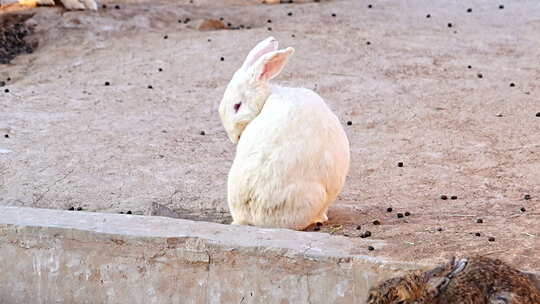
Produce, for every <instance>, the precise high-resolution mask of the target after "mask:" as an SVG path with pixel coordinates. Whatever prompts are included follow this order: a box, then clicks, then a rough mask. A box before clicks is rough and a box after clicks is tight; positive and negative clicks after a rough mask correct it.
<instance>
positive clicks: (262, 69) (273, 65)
mask: <svg viewBox="0 0 540 304" xmlns="http://www.w3.org/2000/svg"><path fill="white" fill-rule="evenodd" d="M293 53H294V49H293V48H292V47H288V48H286V49H284V50H279V51H274V52H271V53H268V54H266V55H264V56H262V57H261V58H259V60H257V62H255V64H254V65H253V79H252V80H253V81H255V82H260V81H268V80H270V79H272V78H274V77H276V76H277V75H278V74H279V73H280V72H281V70H282V69H283V67H284V66H285V64H287V60H288V59H289V57H290V56H291V55H292V54H293Z"/></svg>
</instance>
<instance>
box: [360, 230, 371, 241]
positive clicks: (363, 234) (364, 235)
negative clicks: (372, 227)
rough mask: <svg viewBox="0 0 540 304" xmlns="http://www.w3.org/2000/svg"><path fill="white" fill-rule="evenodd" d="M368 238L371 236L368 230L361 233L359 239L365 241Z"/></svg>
mask: <svg viewBox="0 0 540 304" xmlns="http://www.w3.org/2000/svg"><path fill="white" fill-rule="evenodd" d="M370 236H371V231H369V230H368V231H366V232H364V233H362V235H361V236H360V237H361V238H363V239H365V238H368V237H370Z"/></svg>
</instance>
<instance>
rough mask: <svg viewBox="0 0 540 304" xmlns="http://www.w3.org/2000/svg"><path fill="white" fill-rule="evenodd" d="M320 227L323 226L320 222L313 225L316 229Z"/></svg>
mask: <svg viewBox="0 0 540 304" xmlns="http://www.w3.org/2000/svg"><path fill="white" fill-rule="evenodd" d="M322 225H323V224H322V223H321V222H317V223H315V226H317V227H321V226H322Z"/></svg>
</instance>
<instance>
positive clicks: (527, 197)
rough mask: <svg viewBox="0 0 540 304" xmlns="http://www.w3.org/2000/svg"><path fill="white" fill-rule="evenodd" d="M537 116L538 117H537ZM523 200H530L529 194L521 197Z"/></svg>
mask: <svg viewBox="0 0 540 304" xmlns="http://www.w3.org/2000/svg"><path fill="white" fill-rule="evenodd" d="M537 116H538V115H537ZM523 198H524V199H525V200H530V199H531V195H530V194H525V196H524V197H523Z"/></svg>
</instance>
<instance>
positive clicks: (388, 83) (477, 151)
mask: <svg viewBox="0 0 540 304" xmlns="http://www.w3.org/2000/svg"><path fill="white" fill-rule="evenodd" d="M192 2H193V3H190V2H189V1H152V2H146V3H144V2H129V3H128V2H125V1H122V2H106V3H105V4H107V8H106V9H101V10H99V11H98V12H65V11H63V9H62V8H60V7H54V8H37V9H34V10H33V11H34V12H35V13H36V15H35V16H34V17H33V18H32V19H30V21H28V22H34V23H35V24H36V34H35V35H34V36H37V38H38V39H39V41H40V46H39V48H38V49H36V50H35V52H34V53H32V54H28V55H26V54H25V55H21V56H19V57H17V58H16V59H15V60H13V61H12V63H11V64H9V65H0V81H2V80H4V81H7V79H8V78H10V80H9V81H7V84H6V86H4V87H2V88H0V89H1V91H0V136H1V137H0V204H2V205H16V206H31V207H42V208H59V209H68V208H70V207H74V208H77V207H81V208H83V209H84V210H89V211H100V212H126V211H128V210H130V211H132V212H133V213H139V214H141V213H144V212H145V210H146V209H147V207H148V206H149V205H150V204H151V203H159V204H161V205H164V206H166V207H168V208H171V209H173V210H175V211H177V212H178V213H180V214H181V215H184V216H185V217H189V218H196V219H207V220H214V221H225V222H226V221H227V220H228V216H227V205H226V179H227V172H228V169H229V167H230V165H231V162H232V160H233V157H234V146H233V145H232V144H231V143H230V142H229V141H228V139H227V137H226V135H225V133H224V130H223V127H222V126H221V122H220V120H219V117H218V114H217V105H218V103H219V101H220V99H221V96H222V94H223V91H224V88H225V86H226V85H227V82H228V80H229V79H230V77H231V75H232V73H233V72H234V71H235V69H236V68H238V67H239V66H240V64H241V62H242V60H243V58H244V56H245V55H246V54H247V52H248V51H249V50H250V49H251V47H253V46H254V45H255V43H257V42H258V41H260V40H262V39H264V38H266V37H267V36H269V35H273V36H275V37H276V38H277V39H278V40H279V41H280V43H281V45H282V46H293V47H295V48H296V50H297V52H296V53H295V55H294V57H293V58H292V59H291V60H290V63H289V64H288V66H287V67H286V68H285V70H284V72H283V73H282V74H281V75H280V76H279V77H278V79H276V81H277V82H280V83H282V84H284V85H290V86H303V87H307V88H311V89H314V90H316V91H317V92H318V93H319V94H320V95H322V96H323V97H324V98H325V100H326V101H327V103H328V104H329V106H330V107H331V108H332V109H333V110H334V111H335V113H336V114H337V115H338V116H339V118H340V119H341V121H342V122H343V125H344V127H345V130H346V132H347V134H348V136H349V139H350V142H351V152H352V159H351V169H350V173H349V176H348V180H347V183H346V186H345V189H344V190H343V193H342V194H341V195H340V197H339V199H338V201H337V202H336V203H335V204H334V205H333V207H332V208H331V209H330V214H329V216H330V222H329V223H328V224H326V225H325V226H323V227H322V229H321V231H322V232H330V233H336V234H346V235H348V236H349V237H351V238H358V237H359V235H361V234H364V233H365V232H366V231H367V230H369V231H370V232H371V236H370V237H371V238H376V239H382V240H385V241H386V242H387V243H386V244H387V245H385V246H381V247H378V248H375V250H373V251H368V250H367V246H366V247H359V249H358V252H359V253H364V254H371V255H379V256H385V257H391V258H395V259H401V260H407V261H419V262H428V261H429V262H433V261H442V260H445V259H446V258H447V257H449V256H451V255H453V254H458V255H463V254H470V253H480V254H484V255H488V256H491V257H499V258H502V259H504V260H506V261H508V262H511V263H512V264H514V265H518V266H519V267H521V268H528V269H536V270H540V254H538V252H540V240H539V238H540V222H539V221H540V149H539V148H540V117H538V116H540V114H538V115H537V114H536V113H537V112H540V97H539V96H540V62H539V58H540V47H539V45H538V38H539V34H538V33H540V4H539V2H538V1H537V0H530V1H528V0H523V1H508V3H504V1H503V2H500V3H498V2H497V1H488V0H485V1H467V2H458V1H431V0H419V1H394V0H392V1H373V2H366V1H359V0H343V1H320V2H302V3H292V4H278V5H265V4H261V3H259V2H256V1H239V0H238V1H210V0H207V1H198V0H193V1H192ZM216 2H218V3H216ZM296 2H299V1H296ZM369 4H371V5H372V6H371V7H369ZM115 5H119V9H116V8H115ZM499 5H504V7H500V6H499ZM469 8H470V9H471V12H468V9H469ZM428 16H429V18H428ZM220 17H223V18H224V22H225V23H230V24H231V26H233V27H236V26H240V25H243V27H244V28H243V29H240V30H220V31H205V32H203V31H197V30H196V29H194V26H193V25H194V22H195V21H196V20H198V19H201V18H220ZM186 18H190V20H189V21H188V20H186ZM186 21H187V22H186ZM247 27H250V28H249V29H247ZM106 82H109V83H110V85H108V86H106V85H105V83H106ZM149 86H151V87H152V88H149ZM4 90H9V92H8V91H4ZM348 121H350V122H351V124H350V125H348V124H347V122H348ZM299 127H302V126H299ZM203 131H204V133H202V132H203ZM202 134H204V135H202ZM399 162H402V163H403V166H402V167H400V166H398V163H399ZM441 195H447V196H448V197H449V198H448V199H447V200H442V199H441ZM454 195H455V196H457V199H451V198H450V197H451V196H454ZM526 195H528V197H527V198H529V196H530V199H525V198H526V197H525V196H526ZM389 207H392V208H393V210H392V212H387V208H389ZM521 208H524V209H523V210H524V211H521V210H520V209H521ZM405 212H409V213H410V215H409V216H403V217H402V218H398V215H397V214H398V213H405ZM478 219H482V220H483V223H477V220H478ZM374 220H378V221H379V222H380V225H375V224H373V222H374ZM357 226H361V227H360V230H357V229H356V228H357ZM475 233H480V236H476V235H475ZM490 237H493V238H494V241H489V238H490Z"/></svg>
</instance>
